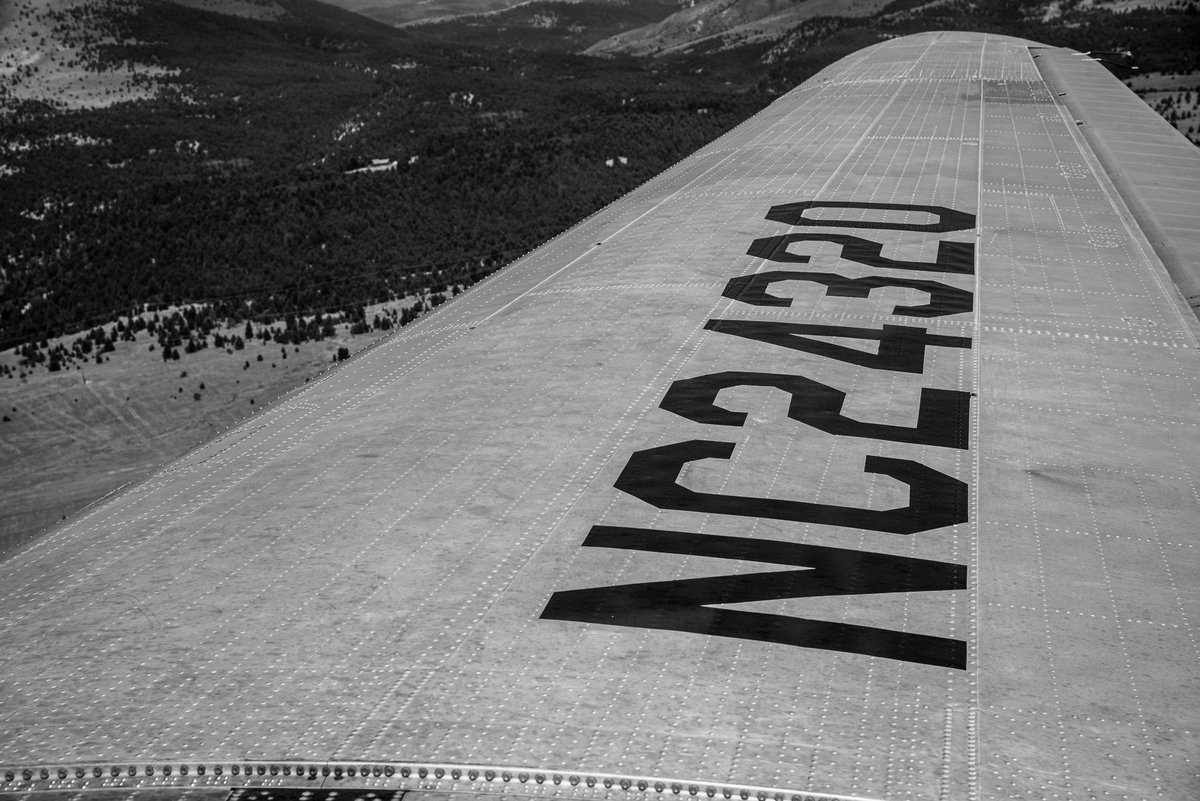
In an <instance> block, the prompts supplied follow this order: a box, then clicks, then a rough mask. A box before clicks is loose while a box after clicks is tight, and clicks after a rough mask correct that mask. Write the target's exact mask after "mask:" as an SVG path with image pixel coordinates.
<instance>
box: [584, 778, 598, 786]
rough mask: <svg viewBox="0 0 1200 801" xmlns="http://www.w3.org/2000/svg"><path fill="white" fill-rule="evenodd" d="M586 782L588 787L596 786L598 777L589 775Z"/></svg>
mask: <svg viewBox="0 0 1200 801" xmlns="http://www.w3.org/2000/svg"><path fill="white" fill-rule="evenodd" d="M584 784H586V785H587V786H588V787H595V786H596V777H595V776H588V777H587V780H586V781H585V782H584Z"/></svg>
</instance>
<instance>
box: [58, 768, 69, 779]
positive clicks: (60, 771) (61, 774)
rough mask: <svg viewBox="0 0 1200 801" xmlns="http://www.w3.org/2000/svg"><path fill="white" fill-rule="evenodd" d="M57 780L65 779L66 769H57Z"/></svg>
mask: <svg viewBox="0 0 1200 801" xmlns="http://www.w3.org/2000/svg"><path fill="white" fill-rule="evenodd" d="M58 778H60V779H65V778H67V769H66V768H59V769H58Z"/></svg>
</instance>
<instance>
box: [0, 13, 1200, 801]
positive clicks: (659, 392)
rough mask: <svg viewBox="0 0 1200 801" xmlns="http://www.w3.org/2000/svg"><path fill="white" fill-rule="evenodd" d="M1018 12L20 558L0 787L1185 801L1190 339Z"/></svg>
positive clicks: (834, 84) (5, 611)
mask: <svg viewBox="0 0 1200 801" xmlns="http://www.w3.org/2000/svg"><path fill="white" fill-rule="evenodd" d="M1030 44H1031V43H1028V42H1023V41H1020V40H1016V39H1010V38H1004V37H994V36H984V35H978V34H962V33H937V34H924V35H919V36H913V37H907V38H903V39H897V40H894V41H890V42H887V43H884V44H881V45H878V46H875V47H872V48H869V49H867V50H864V51H862V52H860V53H857V54H855V55H853V56H851V57H849V58H847V59H844V60H843V61H841V62H839V63H838V64H835V65H833V66H831V67H830V68H828V69H827V70H825V71H824V72H822V73H821V74H820V75H818V76H816V77H815V78H813V79H812V80H810V81H808V82H806V83H805V84H804V85H802V86H800V87H799V88H797V89H796V90H795V91H793V92H792V93H790V94H788V95H787V96H785V97H782V98H780V99H779V100H778V101H777V102H776V103H774V104H773V105H772V106H771V107H770V108H768V109H766V110H764V111H763V112H762V113H760V114H759V115H757V116H755V117H754V118H752V119H750V120H748V121H747V122H746V123H745V124H743V125H742V126H740V127H739V128H737V129H736V130H734V131H732V132H731V133H729V134H728V135H726V136H725V137H723V138H721V139H720V140H718V141H716V142H714V143H713V144H711V145H710V146H708V147H706V148H705V149H703V150H701V151H700V152H698V153H697V154H695V155H693V156H692V157H690V158H689V159H687V160H685V161H684V162H681V163H680V164H679V165H677V166H676V167H675V168H673V169H671V170H669V171H668V172H666V173H664V174H663V175H661V176H659V177H658V178H657V179H655V180H654V181H651V182H649V183H648V184H646V185H644V186H643V187H641V188H640V189H638V190H637V191H635V192H633V193H631V194H630V195H628V196H627V197H625V198H623V199H622V200H621V201H619V202H617V203H615V204H613V205H612V206H610V207H609V208H607V209H605V210H604V211H602V212H600V213H598V214H596V215H594V216H592V217H591V218H589V219H588V220H586V221H584V222H583V223H581V224H580V225H579V226H577V227H576V228H574V229H572V230H571V231H568V232H566V233H565V234H563V235H562V236H561V237H559V238H557V239H556V240H554V241H552V242H550V243H548V244H547V245H545V246H544V247H542V248H541V249H539V250H537V251H535V252H533V253H531V254H529V255H528V256H526V257H525V258H524V259H522V260H520V261H518V262H516V263H514V264H513V265H510V266H509V267H507V268H506V269H505V270H503V271H502V272H501V273H499V274H497V275H496V276H494V277H492V278H491V279H489V280H487V281H485V282H484V283H482V284H481V285H478V286H476V287H475V288H473V289H471V290H470V291H468V292H466V293H465V294H464V295H462V296H460V297H459V298H457V299H455V300H453V301H451V302H450V303H448V304H446V305H445V306H443V307H441V308H439V309H438V310H437V311H436V312H435V313H433V314H431V315H429V316H428V317H426V318H423V319H422V320H421V321H419V322H418V323H416V324H415V325H412V326H408V327H406V328H404V329H402V330H401V331H399V332H397V333H395V334H394V335H392V336H390V337H388V338H387V339H385V340H383V341H382V342H380V343H379V344H378V345H377V346H375V347H373V348H371V349H369V350H368V351H366V352H365V353H363V354H361V355H359V356H358V357H356V358H354V359H352V360H351V361H350V362H348V363H346V364H344V365H342V366H340V367H338V368H337V369H335V370H333V371H331V372H330V373H328V374H327V375H325V376H324V377H323V378H322V379H321V380H319V381H316V382H315V383H313V384H311V385H309V386H307V387H305V388H304V389H303V390H302V391H298V392H296V393H294V394H293V395H291V396H289V397H287V398H286V399H284V400H282V401H280V402H278V403H276V404H275V405H273V406H272V407H270V408H268V409H265V410H263V411H262V412H261V413H259V414H258V415H256V416H255V417H253V418H251V419H249V420H247V421H246V422H245V423H243V424H242V425H240V426H238V427H237V428H235V429H233V430H231V431H229V432H227V433H226V434H224V435H223V436H221V437H219V438H217V439H216V440H214V441H212V442H211V443H209V444H208V445H205V446H204V447H201V448H198V449H197V450H195V451H193V452H192V453H190V454H188V455H187V456H186V457H184V458H182V459H180V460H179V461H177V462H175V463H174V464H172V465H170V466H169V467H167V468H165V469H164V470H162V471H161V472H159V473H158V474H157V475H155V476H154V477H152V478H151V479H150V480H148V481H147V482H145V483H143V484H141V485H139V486H136V487H133V488H131V489H129V490H127V491H125V492H124V493H122V494H120V495H118V496H117V497H115V498H112V499H110V500H109V501H107V502H106V503H104V504H103V505H100V506H98V507H95V508H93V509H91V510H89V511H88V512H87V513H86V514H84V515H82V516H80V517H78V518H77V519H74V520H71V521H69V522H68V523H66V524H64V525H63V526H62V527H61V528H59V529H58V530H56V531H55V532H53V533H52V534H51V535H49V536H47V537H45V538H44V539H42V540H40V541H38V542H36V543H35V544H33V545H32V546H30V547H29V548H27V549H25V550H24V551H23V552H21V553H19V554H17V555H16V556H14V557H13V558H11V559H9V560H7V561H5V562H4V563H2V564H0V642H2V643H3V647H2V648H0V697H2V698H3V701H2V702H0V732H3V735H2V736H0V791H2V792H5V793H9V794H15V795H16V796H18V797H36V796H39V795H40V794H53V793H62V792H74V791H78V790H101V789H107V790H109V791H116V790H122V789H124V790H125V791H126V792H127V793H131V794H132V795H129V796H127V797H129V798H138V797H145V798H151V797H157V796H158V795H160V794H162V793H163V792H169V791H171V790H173V789H174V790H177V791H179V792H183V791H184V789H185V788H190V789H188V790H187V792H189V793H192V794H197V797H200V795H203V794H205V793H208V792H210V791H211V790H213V789H220V788H224V787H228V788H280V792H284V791H288V790H289V788H290V789H308V790H312V791H313V792H316V791H318V790H320V791H321V792H322V793H324V792H326V791H328V790H329V789H331V788H343V789H344V790H346V792H351V791H353V790H356V789H358V790H371V791H377V792H376V794H375V795H371V794H370V793H367V794H365V795H364V794H359V795H356V796H355V797H356V798H357V797H363V798H368V797H370V798H385V797H389V794H391V793H394V792H395V791H397V790H403V791H421V792H427V793H434V794H442V793H447V792H454V793H470V794H492V795H501V796H504V795H508V796H562V797H579V798H638V799H644V798H658V797H663V796H670V797H675V796H680V797H689V798H690V797H696V798H718V799H735V798H736V799H739V800H744V801H749V799H751V798H753V799H755V801H768V800H769V801H802V800H803V799H823V800H826V801H827V800H828V799H852V798H859V799H901V798H914V799H915V798H922V799H925V798H929V799H944V800H948V799H993V798H1013V799H1044V798H1055V797H1057V798H1060V799H1085V798H1086V799H1095V798H1174V799H1183V798H1190V797H1196V796H1197V795H1198V794H1200V782H1198V780H1197V776H1196V765H1195V758H1196V755H1197V754H1198V753H1200V748H1198V747H1197V739H1196V725H1197V712H1196V710H1197V708H1198V707H1197V703H1196V686H1197V679H1198V669H1197V665H1198V664H1200V659H1198V657H1200V650H1198V647H1197V640H1196V635H1195V620H1196V615H1197V602H1198V598H1197V589H1196V588H1197V587H1198V586H1200V569H1198V568H1200V560H1198V557H1197V548H1196V544H1197V543H1196V522H1195V521H1196V520H1198V519H1200V449H1198V448H1196V447H1195V445H1196V432H1197V428H1196V426H1197V423H1200V412H1198V411H1197V410H1198V409H1200V405H1198V404H1197V400H1198V389H1200V385H1198V380H1200V352H1198V351H1197V343H1198V337H1197V334H1198V330H1197V329H1198V326H1197V322H1196V319H1195V318H1194V317H1193V316H1192V315H1191V314H1190V312H1189V310H1188V308H1187V306H1186V305H1185V304H1184V302H1183V300H1182V297H1181V295H1180V293H1179V291H1178V290H1177V289H1176V287H1175V286H1174V285H1173V284H1172V282H1171V279H1170V277H1169V275H1168V273H1167V272H1166V270H1165V269H1164V267H1163V264H1162V262H1161V261H1160V260H1159V258H1158V257H1157V256H1156V254H1155V251H1154V249H1153V248H1152V247H1151V246H1150V245H1149V243H1148V241H1147V239H1146V237H1145V236H1144V235H1143V233H1142V231H1141V229H1140V228H1139V227H1138V225H1137V223H1136V220H1135V218H1134V216H1133V215H1132V214H1131V212H1130V211H1129V208H1128V207H1127V205H1126V204H1125V202H1124V201H1123V199H1122V196H1121V194H1120V192H1119V191H1118V188H1117V187H1115V186H1114V185H1113V183H1112V182H1110V180H1109V179H1108V177H1107V176H1106V174H1105V172H1104V170H1103V168H1102V167H1101V166H1100V162H1099V161H1098V160H1097V158H1096V157H1095V156H1094V154H1093V152H1092V151H1091V149H1090V148H1089V145H1088V143H1087V141H1086V140H1085V139H1084V138H1083V136H1082V135H1081V133H1080V131H1079V130H1078V126H1077V125H1076V123H1075V116H1074V115H1073V114H1072V113H1070V112H1069V111H1068V110H1067V109H1066V107H1065V106H1064V105H1063V104H1062V101H1061V100H1060V99H1059V98H1058V95H1057V93H1056V92H1053V91H1051V90H1050V89H1049V88H1048V87H1047V85H1046V83H1045V81H1044V80H1043V78H1042V75H1041V73H1040V72H1039V70H1038V67H1037V63H1036V60H1035V59H1034V58H1033V57H1032V55H1031V51H1030ZM1041 52H1043V53H1045V52H1046V51H1045V50H1044V49H1043V50H1042V51H1041ZM1090 68H1091V69H1100V67H1098V66H1096V65H1091V67H1090ZM1147 113H1149V112H1147ZM242 792H243V794H245V793H246V792H248V791H245V790H243V791H242ZM256 792H257V791H256ZM284 795H287V792H284ZM293 795H295V794H294V793H293ZM205 797H207V796H205ZM246 797H250V796H246ZM255 797H257V796H255ZM264 797H265V796H264ZM288 797H289V798H290V797H291V795H288ZM297 797H298V798H299V797H300V796H297ZM304 797H305V798H307V797H309V796H304ZM312 797H313V798H317V797H318V796H316V795H313V796H312Z"/></svg>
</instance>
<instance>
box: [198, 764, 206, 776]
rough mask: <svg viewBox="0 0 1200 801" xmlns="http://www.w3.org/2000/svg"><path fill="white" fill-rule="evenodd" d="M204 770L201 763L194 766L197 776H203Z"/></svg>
mask: <svg viewBox="0 0 1200 801" xmlns="http://www.w3.org/2000/svg"><path fill="white" fill-rule="evenodd" d="M205 772H206V768H205V767H204V766H203V765H197V766H196V775H197V776H203V775H204V774H205Z"/></svg>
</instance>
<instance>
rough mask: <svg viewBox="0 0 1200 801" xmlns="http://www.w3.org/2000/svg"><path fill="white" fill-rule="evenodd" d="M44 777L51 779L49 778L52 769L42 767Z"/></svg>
mask: <svg viewBox="0 0 1200 801" xmlns="http://www.w3.org/2000/svg"><path fill="white" fill-rule="evenodd" d="M42 778H43V779H49V778H50V771H48V770H46V769H45V768H42Z"/></svg>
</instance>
